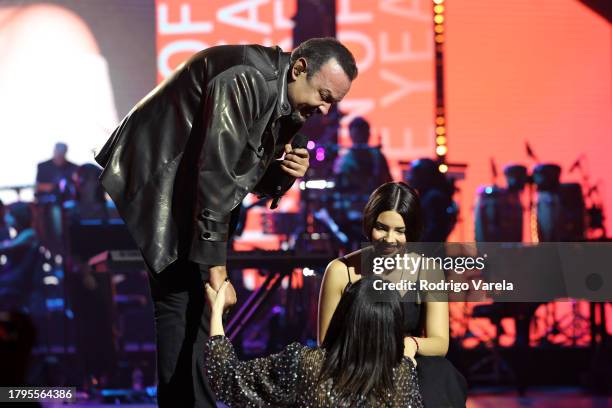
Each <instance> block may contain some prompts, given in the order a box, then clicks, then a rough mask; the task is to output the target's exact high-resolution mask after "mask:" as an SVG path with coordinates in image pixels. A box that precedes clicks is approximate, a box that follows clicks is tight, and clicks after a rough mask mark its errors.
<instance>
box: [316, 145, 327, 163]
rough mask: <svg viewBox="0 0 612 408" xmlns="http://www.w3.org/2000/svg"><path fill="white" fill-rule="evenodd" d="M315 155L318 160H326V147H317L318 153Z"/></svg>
mask: <svg viewBox="0 0 612 408" xmlns="http://www.w3.org/2000/svg"><path fill="white" fill-rule="evenodd" d="M315 157H316V159H317V161H323V160H325V149H323V148H322V147H319V148H317V154H316V156H315Z"/></svg>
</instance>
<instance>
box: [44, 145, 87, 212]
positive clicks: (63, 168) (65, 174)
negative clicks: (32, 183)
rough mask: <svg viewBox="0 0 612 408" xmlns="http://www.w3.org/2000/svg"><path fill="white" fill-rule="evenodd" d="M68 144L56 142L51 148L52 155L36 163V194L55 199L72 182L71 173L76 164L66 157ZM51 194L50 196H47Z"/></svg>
mask: <svg viewBox="0 0 612 408" xmlns="http://www.w3.org/2000/svg"><path fill="white" fill-rule="evenodd" d="M66 153H68V145H66V144H65V143H61V142H58V143H56V144H55V147H54V148H53V157H52V158H51V159H49V160H47V161H44V162H42V163H38V169H37V171H36V196H37V197H38V199H39V201H40V200H41V198H42V199H43V200H44V199H45V198H51V199H52V200H55V199H56V196H57V195H58V194H61V193H62V192H64V191H66V187H68V186H69V185H71V183H72V175H73V174H74V173H75V172H76V170H77V168H78V166H77V165H76V164H74V163H71V162H69V161H68V160H67V159H66ZM49 196H51V197H49Z"/></svg>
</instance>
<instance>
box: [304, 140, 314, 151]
mask: <svg viewBox="0 0 612 408" xmlns="http://www.w3.org/2000/svg"><path fill="white" fill-rule="evenodd" d="M314 147H315V142H313V141H312V140H309V141H308V143H306V148H307V149H308V150H312V149H314Z"/></svg>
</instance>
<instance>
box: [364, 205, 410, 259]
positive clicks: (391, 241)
mask: <svg viewBox="0 0 612 408" xmlns="http://www.w3.org/2000/svg"><path fill="white" fill-rule="evenodd" d="M371 239H372V242H373V243H374V244H375V245H377V246H379V247H380V248H381V250H382V251H383V252H384V253H385V254H391V253H394V252H395V251H397V249H398V246H399V245H401V244H405V243H406V225H405V224H404V219H403V218H402V216H401V215H400V214H399V213H398V212H396V211H384V212H382V213H380V214H379V215H378V217H377V218H376V222H375V223H374V228H372V236H371Z"/></svg>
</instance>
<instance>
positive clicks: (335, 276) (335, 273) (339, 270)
mask: <svg viewBox="0 0 612 408" xmlns="http://www.w3.org/2000/svg"><path fill="white" fill-rule="evenodd" d="M323 281H324V283H325V284H328V285H333V286H334V287H336V286H338V287H343V285H346V284H347V282H348V275H347V265H346V264H345V263H344V262H343V261H342V260H341V259H339V258H338V259H334V260H333V261H331V262H330V263H329V264H328V265H327V268H325V276H324V278H323Z"/></svg>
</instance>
